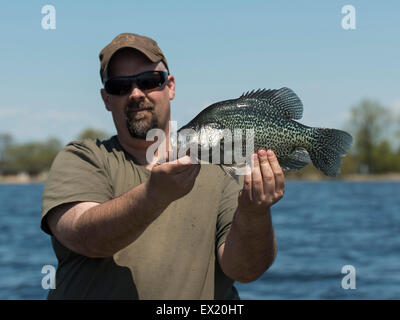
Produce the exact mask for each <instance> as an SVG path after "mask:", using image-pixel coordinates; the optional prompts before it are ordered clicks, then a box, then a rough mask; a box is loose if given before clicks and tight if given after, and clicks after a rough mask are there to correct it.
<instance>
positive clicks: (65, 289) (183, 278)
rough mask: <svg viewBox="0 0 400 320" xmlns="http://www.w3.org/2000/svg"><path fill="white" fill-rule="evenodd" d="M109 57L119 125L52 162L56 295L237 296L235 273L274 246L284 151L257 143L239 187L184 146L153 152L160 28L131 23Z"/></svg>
mask: <svg viewBox="0 0 400 320" xmlns="http://www.w3.org/2000/svg"><path fill="white" fill-rule="evenodd" d="M100 62H101V68H100V75H101V78H102V81H103V83H104V89H102V90H101V95H102V98H103V101H104V104H105V107H106V109H107V110H108V111H110V112H111V113H112V116H113V120H114V123H115V127H116V129H117V135H116V136H114V137H112V138H111V139H109V140H106V141H98V140H97V141H92V140H84V141H80V142H78V141H76V142H72V143H70V144H68V145H67V146H66V147H65V148H64V149H63V150H62V151H61V152H60V153H59V155H58V156H57V157H56V159H55V161H54V163H53V166H52V169H51V171H50V174H49V178H48V180H47V182H46V185H45V190H44V194H43V208H42V224H41V226H42V229H43V230H44V231H46V232H47V233H49V234H50V235H52V244H53V248H54V250H55V253H56V255H57V258H58V261H59V264H58V269H57V274H56V288H55V289H54V290H51V291H50V293H49V298H50V299H71V298H72V299H237V298H238V294H237V292H236V290H235V288H234V286H233V282H234V281H235V280H236V281H240V282H250V281H253V280H255V279H256V278H258V277H259V276H260V275H261V274H262V273H263V272H264V271H265V270H266V269H267V268H268V267H269V266H270V265H271V264H272V262H273V260H274V257H275V255H276V243H275V236H274V231H273V227H272V223H271V217H270V207H271V206H272V205H273V204H274V203H275V202H277V201H278V200H280V199H281V198H282V196H283V191H284V177H283V173H282V170H281V168H280V166H279V164H278V161H277V159H276V157H275V155H274V154H273V153H272V152H268V154H267V152H266V151H265V150H261V151H259V152H258V154H257V153H256V154H254V168H253V170H252V171H251V172H249V173H248V175H246V176H245V177H244V184H243V188H242V189H241V188H240V186H239V185H238V183H237V182H236V181H235V180H234V179H232V178H231V177H230V176H229V175H227V174H225V172H224V171H223V170H221V168H220V167H219V166H217V165H211V164H202V165H200V164H191V163H190V159H189V157H187V156H186V157H184V158H181V159H178V160H175V161H170V162H166V163H162V164H159V163H157V161H153V162H150V163H149V162H148V161H147V159H146V151H147V150H148V148H149V146H150V145H151V144H152V142H151V141H146V134H147V132H148V131H149V130H150V129H153V128H158V129H162V130H163V131H164V132H165V133H166V137H168V134H169V120H170V101H171V100H172V99H173V98H174V95H175V80H174V77H173V75H171V74H170V73H169V69H168V64H167V61H166V58H165V56H164V55H163V53H162V51H161V49H160V48H159V47H158V45H157V43H156V42H155V41H153V40H152V39H150V38H147V37H143V36H140V35H136V34H129V33H125V34H120V35H119V36H117V37H116V38H115V39H114V40H113V41H112V42H111V43H110V44H108V45H107V46H106V47H105V48H104V49H103V50H102V51H101V52H100ZM161 156H162V155H159V154H155V157H156V159H157V157H158V158H160V157H161Z"/></svg>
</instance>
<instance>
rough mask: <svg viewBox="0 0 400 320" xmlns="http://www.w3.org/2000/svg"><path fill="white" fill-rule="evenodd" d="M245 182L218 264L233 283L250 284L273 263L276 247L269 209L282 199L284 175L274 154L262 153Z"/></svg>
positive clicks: (219, 249)
mask: <svg viewBox="0 0 400 320" xmlns="http://www.w3.org/2000/svg"><path fill="white" fill-rule="evenodd" d="M253 159H254V168H253V170H252V172H251V173H249V174H247V175H246V176H245V179H244V184H243V189H242V190H241V192H240V195H239V205H238V208H237V210H236V212H235V215H234V218H233V221H232V225H231V229H230V231H229V233H228V235H227V238H226V241H225V243H223V244H222V245H221V246H220V247H219V248H218V262H219V264H220V266H221V269H222V270H223V271H224V273H225V274H226V275H227V276H228V277H230V278H231V279H233V280H237V281H239V282H250V281H254V280H256V279H257V278H258V277H259V276H261V275H262V274H263V273H264V272H265V271H266V270H267V269H268V268H269V267H270V266H271V264H272V263H273V261H274V259H275V256H276V252H277V247H276V239H275V234H274V229H273V226H272V221H271V211H270V207H271V206H272V205H273V204H274V203H276V202H277V201H279V200H280V199H281V198H282V197H283V193H284V188H285V183H284V175H283V172H282V169H281V167H280V166H279V163H278V160H277V158H276V156H275V154H273V153H272V155H271V156H267V152H266V151H264V150H261V151H259V152H258V156H257V154H255V156H254V157H253Z"/></svg>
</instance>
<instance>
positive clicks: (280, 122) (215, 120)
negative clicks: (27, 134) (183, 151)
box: [178, 88, 352, 176]
mask: <svg viewBox="0 0 400 320" xmlns="http://www.w3.org/2000/svg"><path fill="white" fill-rule="evenodd" d="M302 115H303V104H302V102H301V101H300V99H299V98H298V97H297V95H296V94H295V93H294V92H293V91H292V90H291V89H289V88H281V89H279V90H265V89H264V90H257V91H254V90H253V91H251V92H247V93H244V94H242V95H241V96H240V97H239V98H237V99H232V100H226V101H221V102H218V103H215V104H212V105H210V106H209V107H207V108H205V109H204V110H203V111H201V112H200V113H199V114H198V115H197V116H196V117H195V118H194V119H193V120H191V121H190V122H189V123H188V124H187V125H185V126H184V127H182V128H181V129H179V131H178V133H179V134H181V133H182V132H184V129H186V130H185V131H191V132H193V133H194V135H193V134H192V137H191V139H190V141H191V143H192V144H193V143H197V147H198V149H199V150H201V149H207V150H208V149H210V150H211V147H214V146H215V145H216V143H221V141H222V140H226V136H223V135H222V132H223V130H225V129H229V130H230V132H231V133H233V132H234V130H235V129H236V130H237V129H242V130H246V129H253V130H254V137H253V139H254V151H256V150H258V149H272V150H273V151H274V152H275V154H276V155H277V158H278V160H279V163H280V165H281V167H282V169H283V170H291V169H294V170H297V169H301V168H303V167H304V166H306V165H307V164H308V163H309V162H310V161H312V163H313V164H314V166H315V167H316V168H318V169H319V170H321V171H322V172H323V173H324V174H325V175H327V176H337V175H338V174H339V172H340V165H341V163H342V161H341V157H342V156H344V155H345V154H346V152H345V150H348V149H350V147H351V144H352V137H351V135H349V134H348V133H347V132H344V131H341V130H336V129H326V128H313V127H308V126H305V125H303V124H301V123H299V122H296V121H294V120H293V119H301V117H302ZM201 132H202V134H201ZM204 134H205V135H206V138H204ZM202 135H203V136H202ZM186 136H187V134H186ZM224 137H225V138H224ZM193 138H195V139H193ZM185 139H186V138H185ZM232 139H233V141H235V139H234V138H232ZM241 139H242V142H244V143H246V141H245V138H244V137H242V138H241ZM235 143H236V142H234V145H235ZM180 145H182V142H181V143H180ZM219 146H220V149H219V152H221V157H220V163H221V164H226V165H230V166H232V165H233V166H235V165H238V163H235V161H234V159H233V161H232V160H231V161H226V159H225V158H224V156H223V155H222V153H223V152H224V147H223V143H221V144H220V145H219V144H218V147H219ZM243 147H244V146H243ZM225 151H226V150H225ZM243 154H244V153H243Z"/></svg>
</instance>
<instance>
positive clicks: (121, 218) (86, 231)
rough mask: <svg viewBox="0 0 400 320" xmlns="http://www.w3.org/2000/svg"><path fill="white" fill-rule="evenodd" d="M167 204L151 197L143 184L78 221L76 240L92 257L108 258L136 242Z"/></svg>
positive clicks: (74, 224) (75, 226) (80, 217)
mask: <svg viewBox="0 0 400 320" xmlns="http://www.w3.org/2000/svg"><path fill="white" fill-rule="evenodd" d="M167 206H168V205H167V204H161V203H160V202H159V201H157V199H153V198H152V197H151V196H150V193H149V190H148V184H147V183H143V184H141V185H139V186H137V187H135V188H133V189H131V190H129V191H128V192H126V193H125V194H123V195H121V196H120V197H118V198H115V199H112V200H110V201H107V202H105V203H103V204H100V205H97V206H95V207H92V208H90V209H89V210H87V211H85V212H84V213H83V214H81V215H79V216H78V217H76V219H74V222H73V227H72V230H74V234H75V235H76V239H75V241H76V242H77V243H78V245H79V246H81V247H82V249H83V250H84V252H85V253H86V255H88V256H90V257H108V256H112V255H113V254H114V253H116V252H117V251H119V250H121V249H123V248H125V247H126V246H128V245H129V244H130V243H132V242H133V241H135V240H136V239H137V238H138V237H139V236H140V235H141V234H142V232H143V231H144V230H145V229H146V228H147V227H148V226H149V225H150V224H151V223H152V222H153V221H154V220H155V219H156V218H157V217H158V216H159V215H160V214H161V213H162V211H163V210H164V209H165V208H166V207H167Z"/></svg>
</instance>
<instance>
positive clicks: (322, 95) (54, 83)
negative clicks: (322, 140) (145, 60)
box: [0, 0, 400, 143]
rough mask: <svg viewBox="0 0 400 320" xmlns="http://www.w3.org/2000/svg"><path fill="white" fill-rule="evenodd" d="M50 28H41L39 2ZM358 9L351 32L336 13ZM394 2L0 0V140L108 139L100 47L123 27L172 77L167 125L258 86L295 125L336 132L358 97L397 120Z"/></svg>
mask: <svg viewBox="0 0 400 320" xmlns="http://www.w3.org/2000/svg"><path fill="white" fill-rule="evenodd" d="M47 4H50V5H53V6H54V7H55V9H56V29H55V30H44V29H42V27H41V20H42V18H43V16H44V15H43V14H42V13H41V9H42V7H43V6H44V5H47ZM347 4H351V5H353V6H354V7H355V9H356V30H344V29H343V28H342V27H341V20H342V18H343V16H344V15H343V14H342V13H341V8H342V7H343V6H344V5H347ZM399 9H400V2H399V1H394V0H393V1H376V0H373V1H333V0H331V1H316V0H315V1H309V0H303V1H296V2H294V1H277V0H275V1H265V0H264V1H246V2H245V1H232V0H231V1H196V2H194V1H172V0H169V1H134V0H131V1H113V2H111V1H79V2H78V1H76V2H72V1H52V0H49V1H3V2H2V4H1V12H0V34H1V42H0V43H1V50H0V64H1V71H2V75H3V76H2V77H0V87H1V100H0V133H6V132H7V133H11V134H12V135H13V137H14V138H15V140H17V141H20V142H25V141H30V140H44V139H47V138H48V137H58V138H60V139H61V140H62V141H63V143H67V142H68V141H70V140H73V139H74V138H75V137H76V136H77V135H78V134H79V132H80V131H81V130H82V129H84V128H87V127H95V128H99V129H103V130H105V131H107V132H109V133H110V134H113V133H114V132H115V129H114V125H113V122H112V118H111V114H110V113H109V112H107V111H106V109H105V108H104V105H103V103H102V100H101V98H100V94H99V90H100V88H101V82H100V78H99V61H98V53H99V51H100V50H101V49H102V48H103V47H104V46H105V45H106V44H107V43H108V42H110V41H111V40H112V38H113V37H115V36H116V35H117V34H119V33H121V32H134V33H139V34H144V35H147V36H150V37H152V38H154V39H155V40H156V41H157V42H158V43H159V45H160V47H161V48H162V50H163V51H164V53H165V55H166V57H167V60H168V63H169V66H170V70H171V72H172V73H173V74H174V75H175V78H176V85H177V87H176V98H175V100H174V101H173V102H172V120H176V121H178V126H181V125H184V124H185V123H186V122H188V121H189V120H190V119H191V118H193V117H194V116H195V115H196V114H197V113H198V112H200V111H201V110H202V109H203V108H204V107H205V106H207V105H209V104H211V103H214V102H217V101H220V100H225V99H231V98H236V97H238V96H240V95H241V94H242V92H244V91H248V90H252V89H258V88H280V87H283V86H287V87H290V88H291V89H293V90H294V91H295V92H296V93H297V94H298V96H299V97H300V98H301V100H302V101H303V104H304V116H303V119H301V120H300V122H301V123H304V124H306V125H312V126H320V127H335V128H343V127H344V125H345V122H346V121H347V119H348V115H349V110H350V108H351V106H353V105H354V104H356V103H357V102H359V101H360V100H361V99H362V98H371V99H376V100H378V101H380V102H381V103H382V104H384V105H385V106H387V107H390V108H392V109H395V110H397V111H398V112H399V113H400V79H399V74H400V73H399V71H400V41H399V40H400V39H399V35H400V19H399V17H400V10H399Z"/></svg>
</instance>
